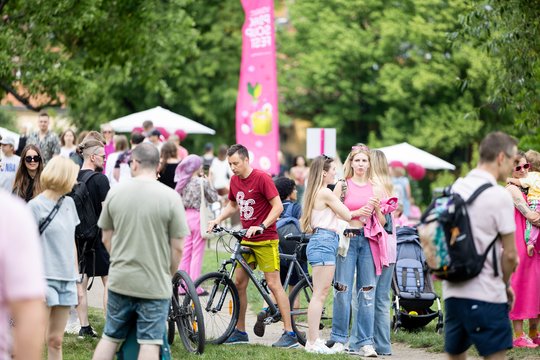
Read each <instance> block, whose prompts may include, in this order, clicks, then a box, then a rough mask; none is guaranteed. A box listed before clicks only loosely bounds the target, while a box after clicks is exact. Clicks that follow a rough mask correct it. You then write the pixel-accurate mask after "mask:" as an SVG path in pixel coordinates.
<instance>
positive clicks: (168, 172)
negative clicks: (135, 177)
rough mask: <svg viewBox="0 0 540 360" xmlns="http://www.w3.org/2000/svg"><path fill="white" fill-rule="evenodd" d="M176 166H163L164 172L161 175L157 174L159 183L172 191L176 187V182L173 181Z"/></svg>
mask: <svg viewBox="0 0 540 360" xmlns="http://www.w3.org/2000/svg"><path fill="white" fill-rule="evenodd" d="M177 166H178V163H176V164H167V166H165V171H163V172H162V173H161V174H159V179H158V180H159V181H160V182H161V183H163V184H165V185H167V186H168V187H170V188H172V189H174V188H175V187H176V181H174V173H175V172H176V167H177Z"/></svg>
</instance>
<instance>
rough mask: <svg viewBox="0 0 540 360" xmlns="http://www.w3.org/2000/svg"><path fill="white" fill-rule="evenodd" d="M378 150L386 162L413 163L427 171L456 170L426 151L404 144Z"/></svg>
mask: <svg viewBox="0 0 540 360" xmlns="http://www.w3.org/2000/svg"><path fill="white" fill-rule="evenodd" d="M379 150H381V151H382V152H384V154H385V155H386V158H387V159H388V162H391V161H401V162H402V163H403V164H404V165H407V164H408V163H410V162H413V163H416V164H419V165H422V166H423V167H424V168H425V169H429V170H455V168H456V167H455V166H454V165H452V164H450V163H449V162H447V161H444V160H443V159H441V158H438V157H436V156H435V155H432V154H430V153H428V152H427V151H424V150H422V149H419V148H417V147H414V146H412V145H410V144H408V143H406V142H404V143H401V144H396V145H392V146H386V147H383V148H380V149H379Z"/></svg>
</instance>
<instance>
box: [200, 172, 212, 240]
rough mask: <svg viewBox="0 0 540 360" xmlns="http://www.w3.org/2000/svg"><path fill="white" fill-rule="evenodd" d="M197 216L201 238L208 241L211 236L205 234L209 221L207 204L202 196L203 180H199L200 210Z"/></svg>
mask: <svg viewBox="0 0 540 360" xmlns="http://www.w3.org/2000/svg"><path fill="white" fill-rule="evenodd" d="M199 214H200V221H199V223H200V231H201V237H202V238H203V239H205V240H208V239H209V238H210V236H211V234H210V233H208V232H206V231H207V230H208V221H210V211H209V210H208V204H207V202H206V197H205V196H204V180H201V208H200V209H199Z"/></svg>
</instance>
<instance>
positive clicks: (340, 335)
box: [0, 113, 540, 359]
mask: <svg viewBox="0 0 540 360" xmlns="http://www.w3.org/2000/svg"><path fill="white" fill-rule="evenodd" d="M49 126H50V123H49V117H48V115H47V114H46V113H42V114H40V115H39V118H38V131H36V132H35V133H32V134H30V135H28V136H27V137H21V139H19V146H18V148H15V141H14V139H12V138H9V137H7V138H4V139H1V140H0V143H1V145H2V153H3V155H2V162H1V168H0V187H1V188H2V189H4V190H6V191H0V200H1V201H2V203H3V204H6V206H7V207H8V208H9V209H10V211H8V212H6V213H5V214H4V215H3V216H2V217H0V222H1V226H0V233H1V236H0V269H1V272H2V273H3V275H2V277H1V280H0V359H3V358H6V357H7V356H9V355H8V354H13V355H14V356H15V357H16V358H24V359H38V358H40V357H41V348H42V346H43V341H41V339H43V334H46V336H45V339H46V342H45V343H46V347H47V354H48V358H49V359H61V358H62V343H63V336H64V332H72V333H76V334H78V335H79V337H97V336H98V334H97V333H96V331H95V330H94V328H93V327H92V325H91V324H90V322H89V318H88V300H87V297H88V291H91V287H92V283H93V281H94V278H95V277H99V278H100V279H101V282H102V283H103V285H104V288H105V292H104V298H103V307H104V309H106V311H105V328H104V331H103V334H102V337H101V340H100V342H99V344H98V346H97V348H96V350H95V353H94V359H112V358H113V357H114V355H115V353H116V350H117V348H118V344H119V343H121V342H122V341H123V340H125V339H126V337H127V335H128V332H129V331H130V329H132V328H136V329H137V330H136V331H137V341H138V342H139V344H140V352H139V358H140V359H155V358H157V357H158V354H159V349H160V346H161V345H162V344H163V334H164V332H165V320H166V316H167V312H168V307H169V303H168V302H169V299H170V295H171V294H170V292H171V285H170V282H171V276H172V274H174V272H176V271H177V270H178V269H182V270H185V271H186V272H187V273H188V274H189V275H190V276H191V277H192V279H194V280H195V279H196V278H198V277H199V276H200V275H201V270H202V261H203V255H204V250H205V243H206V238H207V233H209V232H211V230H212V229H213V227H214V226H215V225H217V224H220V223H221V222H223V221H225V220H226V219H229V218H231V217H234V216H239V218H240V224H241V226H242V228H244V229H246V230H247V232H246V235H245V238H244V240H243V241H242V243H243V245H245V246H249V247H250V248H251V249H252V252H253V253H252V254H250V255H249V256H248V258H247V259H246V260H247V261H248V263H250V264H253V266H257V267H258V268H259V269H260V270H261V271H262V272H263V273H264V277H265V279H266V283H267V284H268V288H269V289H270V290H271V292H272V295H273V298H274V300H275V301H276V303H277V306H278V308H279V310H280V313H281V315H282V320H283V334H282V336H281V337H280V338H279V339H278V340H277V341H276V342H275V343H274V344H273V346H275V347H284V348H295V347H298V346H299V343H298V339H297V336H296V334H295V333H294V332H293V329H292V323H291V316H290V313H291V305H290V304H289V300H288V296H287V294H286V293H285V291H284V290H283V287H282V281H283V273H281V274H280V259H279V252H280V249H281V248H280V242H279V235H278V229H277V227H276V222H277V221H278V220H279V219H281V218H283V217H294V218H295V219H297V220H298V223H299V226H300V227H301V231H303V232H306V233H309V234H311V239H310V241H309V244H308V246H307V249H306V256H307V262H306V263H304V264H303V267H304V269H305V270H306V271H307V270H308V264H309V265H310V268H311V274H312V279H313V296H312V298H311V301H310V303H309V307H308V315H307V316H308V331H307V334H306V338H307V341H306V345H305V350H306V351H308V352H312V353H320V354H334V353H342V352H346V353H349V354H352V355H361V356H364V357H377V356H379V355H391V354H392V345H391V341H390V320H391V318H390V307H391V306H390V292H391V282H392V276H393V273H394V266H395V263H396V260H397V259H396V256H397V253H396V247H397V242H396V228H397V227H399V226H405V225H410V224H411V221H410V220H409V219H408V218H409V217H411V218H414V217H415V216H417V215H415V214H414V213H415V211H414V208H415V206H414V202H413V201H412V196H411V191H410V184H409V182H408V179H407V177H406V174H405V173H404V172H403V169H404V167H403V164H401V163H390V164H389V163H388V162H387V159H386V157H385V155H384V153H383V152H381V151H379V150H376V149H370V148H368V146H366V145H364V144H356V145H354V146H352V148H351V150H350V152H349V153H348V154H347V157H346V160H345V162H344V164H343V166H338V165H340V162H339V161H338V160H337V159H334V158H331V157H328V156H326V155H321V156H318V157H316V158H315V159H313V160H312V161H311V163H310V164H309V165H308V164H307V162H306V161H305V159H304V158H303V157H301V156H299V157H297V158H295V161H294V166H293V167H292V168H291V169H290V171H289V173H288V176H290V178H289V177H283V176H276V177H275V178H272V177H271V176H270V175H269V174H267V173H265V172H263V171H261V170H257V169H254V168H252V167H251V165H250V159H249V152H248V149H246V148H245V147H244V146H243V145H240V144H235V145H233V146H231V147H227V146H226V145H222V146H220V147H219V149H218V155H217V156H214V148H213V145H212V144H207V145H206V146H205V149H204V150H205V151H204V154H203V155H202V156H198V155H194V154H191V155H190V154H189V153H188V151H187V150H186V149H185V148H184V147H182V146H181V145H180V141H181V140H183V139H181V138H180V136H171V137H169V139H168V140H167V141H165V139H164V138H163V136H162V134H161V132H160V131H159V130H158V129H156V128H154V126H153V124H152V122H151V121H145V122H144V123H143V124H142V127H143V131H142V132H133V133H132V134H131V136H130V138H129V142H128V139H127V137H126V136H124V135H115V134H114V131H113V129H112V128H111V127H110V126H109V125H104V126H103V127H102V128H101V132H97V131H90V132H83V133H81V134H79V136H77V134H76V133H75V131H73V130H71V129H67V130H65V131H63V132H62V134H61V135H60V136H57V135H56V134H55V133H54V132H52V131H51V130H50V129H49ZM479 155H480V160H479V164H478V167H477V168H476V169H474V170H472V171H471V172H470V173H469V174H468V175H467V176H466V177H464V178H462V179H459V180H458V181H457V182H456V183H455V184H454V186H453V191H456V192H458V193H459V194H460V195H462V196H463V197H464V198H466V197H467V196H470V194H471V193H472V192H473V191H474V190H475V189H476V188H477V187H478V186H479V185H482V184H483V183H491V184H493V185H494V186H492V187H491V188H489V189H488V190H486V191H485V192H484V193H482V194H481V195H480V196H479V198H478V199H477V200H476V201H475V202H474V203H473V204H472V205H471V206H470V209H469V212H470V214H471V215H470V216H471V219H472V220H471V226H472V228H473V234H474V241H475V245H476V247H477V249H478V250H479V251H482V250H483V249H485V248H487V246H488V245H489V243H490V242H491V240H492V239H494V238H497V239H498V240H497V241H496V245H495V247H496V251H497V252H498V253H499V254H500V256H499V257H498V259H499V260H497V261H498V262H500V264H496V263H494V260H493V259H492V258H491V257H488V258H487V259H486V261H485V264H484V268H483V270H482V272H481V273H480V275H478V276H477V277H475V278H473V279H471V280H468V281H465V282H463V283H458V284H456V283H451V282H448V281H444V282H443V298H444V300H445V309H446V310H445V350H446V351H447V353H448V354H449V356H450V358H455V359H463V358H465V357H466V351H467V349H468V348H469V347H470V346H471V345H473V344H474V345H475V346H476V348H477V349H478V352H479V353H480V355H481V356H484V357H489V358H494V359H496V358H503V357H504V354H505V351H506V350H507V349H509V348H511V347H512V346H514V347H527V348H536V347H537V346H538V345H540V336H539V334H538V325H539V324H538V323H539V319H540V317H539V316H540V282H539V280H538V279H539V278H540V241H538V237H539V231H538V226H539V225H540V212H539V210H540V154H539V153H538V152H536V151H534V150H529V151H528V152H527V153H522V152H518V151H517V142H516V140H515V139H513V138H511V137H510V136H508V135H506V134H504V133H500V132H497V133H492V134H489V135H488V136H487V137H486V138H485V139H484V140H483V141H482V143H481V144H480V147H479ZM497 181H499V182H505V183H507V186H506V188H504V187H502V186H500V185H497ZM74 189H77V193H78V194H79V195H81V194H82V196H83V198H84V196H86V198H84V199H86V202H85V203H86V205H87V207H88V208H89V209H90V210H88V211H92V216H90V217H88V216H82V217H81V216H79V215H80V214H81V211H82V210H81V208H80V205H78V202H77V197H76V196H74V194H73V193H74V192H75V190H74ZM8 193H11V195H10V194H8ZM84 199H83V200H84ZM83 202H84V201H83ZM24 203H27V205H24ZM206 204H218V206H217V208H218V209H219V210H218V211H217V216H216V218H215V219H213V220H210V221H208V225H207V228H206V229H204V228H201V225H204V224H205V223H206V220H207V219H203V217H204V216H205V213H206V211H201V207H204V206H206ZM90 218H91V219H93V220H92V221H90V220H89V219H90ZM89 221H90V222H91V223H90V224H89ZM83 227H85V228H87V227H90V228H94V229H95V235H94V236H91V237H85V236H83V235H80V234H81V231H82V230H81V229H82V228H83ZM9 239H17V241H15V244H13V242H9V243H8V241H9ZM503 249H504V251H503ZM497 267H499V268H500V269H502V271H501V272H500V273H499V274H498V275H496V276H494V275H493V270H494V268H495V269H497ZM21 270H22V271H21ZM495 273H496V274H497V272H495ZM133 274H137V276H133ZM512 274H513V275H512ZM235 276H236V278H235V285H236V287H237V289H238V294H239V297H240V314H239V318H238V323H237V326H236V328H235V330H234V332H233V333H232V335H231V336H230V337H229V339H228V340H227V341H226V343H228V344H240V343H247V342H249V336H248V332H247V330H246V311H247V308H248V304H247V301H248V297H247V285H248V282H249V278H248V276H247V274H246V273H245V272H244V271H243V270H242V269H241V268H239V269H237V271H236V273H235ZM297 280H298V279H296V280H295V279H292V284H293V285H294V282H295V281H297ZM332 289H333V290H334V291H333V294H330V293H331V291H330V290H332ZM197 292H198V293H199V295H200V296H206V295H208V294H207V293H206V292H205V291H204V289H197ZM329 295H331V296H333V314H332V329H331V333H330V334H329V337H328V338H326V339H324V338H323V334H321V332H320V331H319V323H320V319H321V316H322V312H323V308H324V304H325V302H326V300H327V297H328V296H329ZM293 306H295V305H294V304H293ZM70 309H71V311H70ZM8 314H9V315H8ZM134 317H135V318H136V319H137V320H136V321H135V322H133V320H132V319H133V318H134ZM265 317H266V316H265V312H264V310H263V312H262V315H261V314H260V316H258V317H257V323H256V324H255V328H254V333H255V334H256V335H257V336H263V335H264V328H265V326H266V325H265V324H264V322H263V320H264V318H265ZM8 318H11V327H10V325H9V323H10V322H9V321H8ZM40 319H41V320H40ZM486 319H489V321H486ZM510 320H511V321H512V324H513V331H512V327H511V325H510ZM525 321H527V322H528V333H525V330H524V329H525V327H524V322H525ZM7 334H12V335H13V341H10V340H9V339H8V336H7ZM29 339H31V340H29ZM36 339H37V340H36Z"/></svg>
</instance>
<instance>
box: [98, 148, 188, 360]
mask: <svg viewBox="0 0 540 360" xmlns="http://www.w3.org/2000/svg"><path fill="white" fill-rule="evenodd" d="M158 165H159V152H158V150H157V149H156V148H155V146H153V145H152V144H141V145H139V146H137V147H136V148H135V149H134V150H133V153H132V154H131V160H130V167H131V174H132V176H133V179H131V180H130V181H126V182H125V183H122V184H119V185H118V186H116V187H114V188H112V189H111V190H110V191H109V193H108V194H107V198H106V199H105V203H104V205H103V210H102V212H101V216H100V218H99V222H98V225H99V227H100V228H102V229H103V243H104V245H105V247H106V248H107V250H108V251H109V253H110V255H111V256H110V261H111V265H110V268H109V290H108V302H107V317H106V320H105V329H104V330H103V337H102V339H101V341H100V342H99V344H98V346H97V348H96V351H95V353H94V357H93V358H94V359H110V360H112V359H113V357H114V355H115V353H116V349H117V347H118V344H119V343H121V342H122V341H123V340H125V339H126V336H127V334H128V331H129V330H130V328H129V324H130V320H131V318H132V317H135V316H136V317H137V342H138V343H139V344H140V350H139V359H157V358H158V355H159V348H160V346H161V345H162V344H163V334H164V333H165V322H166V319H167V313H168V309H169V299H170V297H171V295H172V290H171V289H172V286H171V275H172V274H174V273H175V272H176V270H177V269H178V263H179V262H180V258H181V255H182V246H183V237H184V236H186V235H188V234H189V228H188V225H187V222H186V218H185V212H184V205H183V204H182V199H181V198H180V196H179V195H178V193H176V192H175V191H174V190H172V189H171V188H169V187H167V186H166V185H163V184H162V183H160V182H158V181H157V180H156V174H157V169H158Z"/></svg>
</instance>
